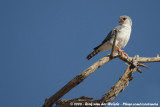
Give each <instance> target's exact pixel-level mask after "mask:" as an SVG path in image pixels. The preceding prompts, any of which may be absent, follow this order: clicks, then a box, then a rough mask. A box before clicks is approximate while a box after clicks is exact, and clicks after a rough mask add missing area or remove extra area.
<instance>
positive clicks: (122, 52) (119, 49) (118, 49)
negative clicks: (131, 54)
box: [115, 46, 128, 58]
mask: <svg viewBox="0 0 160 107" xmlns="http://www.w3.org/2000/svg"><path fill="white" fill-rule="evenodd" d="M115 47H116V48H117V51H118V52H119V53H121V55H125V56H126V57H127V58H128V54H126V53H125V52H124V50H121V48H119V47H118V46H115Z"/></svg>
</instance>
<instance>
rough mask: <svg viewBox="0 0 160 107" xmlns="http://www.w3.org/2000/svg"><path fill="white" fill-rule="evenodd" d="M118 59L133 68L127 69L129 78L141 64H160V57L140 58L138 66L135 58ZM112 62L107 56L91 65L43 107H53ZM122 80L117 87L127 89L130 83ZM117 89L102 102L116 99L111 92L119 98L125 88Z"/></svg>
mask: <svg viewBox="0 0 160 107" xmlns="http://www.w3.org/2000/svg"><path fill="white" fill-rule="evenodd" d="M116 57H117V58H119V59H121V60H122V61H125V62H127V63H128V64H129V65H130V67H131V66H132V67H133V68H132V69H128V68H127V70H126V73H124V75H128V76H129V74H127V73H128V71H129V70H130V71H132V72H135V71H136V70H137V71H140V69H139V68H138V66H142V67H144V66H145V65H144V64H140V63H148V62H160V57H159V56H157V57H152V58H149V57H148V58H147V57H138V58H137V59H136V65H135V64H134V63H133V60H134V58H133V57H126V56H123V55H114V56H113V58H116ZM111 60H112V58H111V57H110V55H107V56H105V57H103V58H101V59H100V60H98V61H97V62H96V63H94V64H93V65H91V66H90V67H89V68H88V69H86V70H84V71H83V72H82V73H80V74H78V75H77V76H76V77H75V78H73V79H72V80H71V81H70V82H68V83H67V84H66V85H65V86H64V87H63V88H62V89H60V90H59V91H58V92H57V93H56V94H54V95H53V96H51V97H50V98H49V99H46V101H45V104H44V105H43V106H44V107H52V105H53V104H54V103H55V102H56V101H58V99H60V98H61V97H62V96H64V95H65V94H66V93H67V92H69V91H70V90H71V89H72V88H74V87H75V86H77V85H78V84H79V83H81V82H82V81H83V80H84V79H85V78H86V77H88V76H89V75H90V74H92V73H93V72H94V71H95V70H97V69H98V68H99V67H101V66H103V65H104V64H105V63H107V62H109V61H111ZM130 67H129V68H130ZM122 77H123V78H122ZM122 77H121V78H122V80H128V79H129V77H127V76H122ZM124 78H125V79H124ZM127 78H128V79H127ZM130 79H131V78H130ZM122 80H121V82H117V84H118V85H116V87H119V86H125V87H124V88H126V86H127V85H128V83H129V82H124V81H123V82H122ZM124 84H125V85H124ZM116 87H114V88H113V87H112V88H113V89H112V88H111V91H109V92H108V93H107V94H106V96H108V97H103V100H102V99H101V101H104V102H108V101H110V100H111V99H112V100H113V99H114V98H115V97H111V98H109V97H110V96H111V92H114V91H115V92H114V93H116V94H115V95H116V96H117V95H118V94H119V93H120V92H121V91H122V90H124V88H123V89H122V87H121V88H119V91H118V90H117V89H118V88H116ZM115 88H116V89H115Z"/></svg>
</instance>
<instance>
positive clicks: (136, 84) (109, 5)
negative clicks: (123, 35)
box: [0, 0, 160, 107]
mask: <svg viewBox="0 0 160 107" xmlns="http://www.w3.org/2000/svg"><path fill="white" fill-rule="evenodd" d="M121 15H128V16H130V17H131V18H132V20H133V26H132V33H131V38H130V41H129V42H128V44H127V46H126V47H125V48H124V50H125V52H126V53H128V55H129V56H135V55H137V54H138V55H140V56H144V57H154V56H156V54H157V53H160V48H159V46H160V27H159V25H160V1H159V0H117V1H116V0H25V1H24V0H0V96H1V97H0V105H1V107H40V106H42V104H43V103H44V100H45V98H48V97H50V96H51V95H53V94H54V93H55V92H57V91H58V90H59V89H60V88H61V87H63V86H64V85H65V84H66V83H67V82H68V81H70V80H71V79H73V77H75V76H76V75H77V74H79V73H80V72H82V71H83V70H85V69H86V68H88V67H89V66H90V65H92V64H93V63H94V62H96V61H97V60H98V59H100V58H102V57H103V56H105V55H106V54H108V53H110V51H106V52H103V53H100V54H98V55H96V56H95V57H93V58H92V59H91V60H89V61H88V60H86V56H87V55H88V54H89V53H90V52H91V51H93V48H94V47H96V46H97V45H99V44H100V43H101V41H102V40H103V39H104V38H105V37H106V35H107V34H108V32H109V31H110V30H111V29H112V28H113V27H115V26H117V25H118V18H119V16H121ZM159 64H160V63H149V64H147V65H148V66H149V67H150V69H145V68H142V70H143V73H142V74H139V73H138V72H136V73H135V74H134V76H133V77H134V79H133V80H132V81H131V82H130V84H129V86H128V87H127V88H126V89H125V90H124V91H123V93H121V94H119V95H118V97H117V98H116V99H115V100H114V102H119V103H123V102H128V103H140V102H141V103H149V102H150V103H155V102H156V103H160V94H159V90H160V65H159ZM125 69H126V65H125V63H124V62H122V61H120V60H119V59H114V60H113V61H111V62H109V63H107V64H105V65H104V66H103V67H101V68H100V69H98V70H97V71H95V72H94V73H93V74H92V75H90V76H89V77H88V78H87V79H85V80H84V82H83V83H81V84H79V85H78V86H77V87H75V88H74V89H72V90H71V91H70V92H69V93H67V94H66V95H65V96H64V97H62V99H70V98H76V97H81V96H88V97H93V98H101V97H102V95H104V94H105V93H106V92H107V91H108V90H109V89H110V88H111V87H112V86H113V85H114V84H115V83H116V82H117V81H118V79H119V78H120V76H121V75H122V74H123V73H124V70H125Z"/></svg>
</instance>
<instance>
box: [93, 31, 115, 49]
mask: <svg viewBox="0 0 160 107" xmlns="http://www.w3.org/2000/svg"><path fill="white" fill-rule="evenodd" d="M114 37H115V29H113V30H111V31H110V32H109V33H108V35H107V37H106V38H105V39H104V40H103V42H102V43H101V44H100V45H99V46H97V47H95V48H94V50H97V49H98V48H99V47H100V46H102V45H103V44H104V43H105V42H107V41H110V40H111V39H112V38H114Z"/></svg>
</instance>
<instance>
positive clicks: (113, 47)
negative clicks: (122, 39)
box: [111, 29, 118, 58]
mask: <svg viewBox="0 0 160 107" xmlns="http://www.w3.org/2000/svg"><path fill="white" fill-rule="evenodd" d="M114 31H115V37H114V41H113V45H112V50H111V58H113V53H114V50H115V43H116V40H117V32H118V30H117V29H115V30H114Z"/></svg>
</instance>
